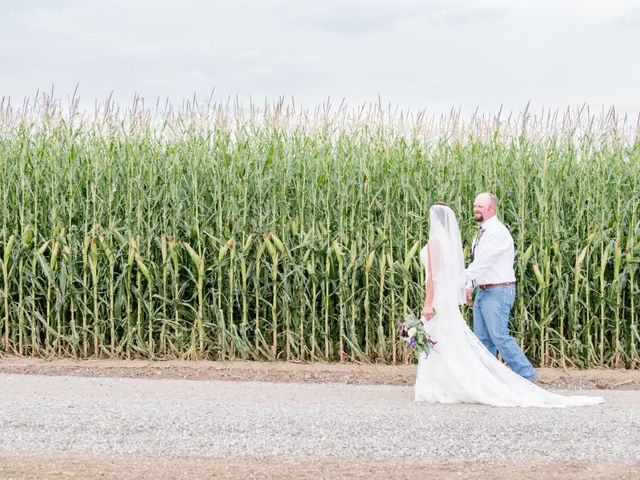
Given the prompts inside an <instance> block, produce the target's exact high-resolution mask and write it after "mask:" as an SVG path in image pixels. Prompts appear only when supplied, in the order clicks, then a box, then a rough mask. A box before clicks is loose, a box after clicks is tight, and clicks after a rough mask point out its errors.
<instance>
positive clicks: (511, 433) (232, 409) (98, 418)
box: [0, 374, 640, 464]
mask: <svg viewBox="0 0 640 480" xmlns="http://www.w3.org/2000/svg"><path fill="white" fill-rule="evenodd" d="M0 385H1V388H0V452H2V451H4V452H16V451H23V452H26V451H34V452H36V451H38V452H52V453H53V452H68V453H74V452H93V453H103V452H104V453H110V454H114V455H115V454H144V455H148V454H151V455H196V456H199V457H202V456H204V457H235V456H247V457H263V456H264V457H266V456H298V457H299V456H316V457H317V456H332V457H343V458H350V457H351V458H352V457H369V458H373V459H384V458H403V457H404V458H414V459H421V460H422V461H424V460H426V461H463V460H479V461H483V460H490V461H492V462H501V461H506V462H508V461H533V462H536V461H559V460H562V461H565V460H567V461H569V460H570V461H581V460H588V461H591V462H593V461H606V462H610V461H622V462H631V463H633V464H637V463H638V462H640V392H639V391H598V392H592V393H594V394H597V395H601V396H604V397H605V400H606V403H605V404H604V405H600V406H593V407H576V408H567V409H551V410H549V409H522V408H494V407H487V406H481V405H430V404H423V403H415V402H413V400H412V395H413V389H412V388H411V387H403V386H389V385H337V384H295V383H285V384H283V383H266V382H224V381H192V380H151V379H129V378H86V377H45V376H33V375H7V374H3V375H0ZM580 393H585V394H588V393H589V392H580Z"/></svg>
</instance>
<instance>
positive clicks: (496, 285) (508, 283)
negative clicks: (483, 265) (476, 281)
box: [478, 282, 516, 290]
mask: <svg viewBox="0 0 640 480" xmlns="http://www.w3.org/2000/svg"><path fill="white" fill-rule="evenodd" d="M515 284H516V282H504V283H485V284H484V285H478V288H479V289H480V290H486V289H487V288H496V287H504V286H505V285H515Z"/></svg>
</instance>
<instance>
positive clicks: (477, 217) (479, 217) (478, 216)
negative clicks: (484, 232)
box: [473, 213, 484, 223]
mask: <svg viewBox="0 0 640 480" xmlns="http://www.w3.org/2000/svg"><path fill="white" fill-rule="evenodd" d="M473 219H474V220H475V221H476V222H478V223H482V222H484V216H482V214H481V213H476V214H475V215H474V216H473Z"/></svg>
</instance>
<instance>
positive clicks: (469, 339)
mask: <svg viewBox="0 0 640 480" xmlns="http://www.w3.org/2000/svg"><path fill="white" fill-rule="evenodd" d="M441 208H446V207H441ZM446 210H448V212H447V211H445V214H446V215H445V216H446V217H452V218H447V219H446V225H440V227H444V228H442V229H439V228H438V225H434V224H435V223H437V221H438V219H436V218H434V215H433V214H432V216H431V236H430V245H431V262H432V265H431V267H432V271H433V272H432V273H433V285H434V300H433V307H434V310H435V316H434V317H433V318H432V319H431V320H430V321H425V320H423V324H424V325H425V330H426V332H427V333H428V334H429V335H430V336H431V338H432V339H433V340H434V341H436V342H437V344H436V345H435V347H433V348H432V349H431V353H430V354H429V356H428V357H426V356H425V355H424V354H422V356H421V358H420V359H419V361H418V371H417V375H416V386H415V400H416V401H424V402H439V403H461V402H464V403H482V404H486V405H494V406H498V407H546V408H551V407H568V406H578V405H595V404H598V403H602V402H604V399H603V398H602V397H589V396H564V395H559V394H556V393H552V392H549V391H546V390H544V389H542V388H540V387H538V386H537V385H535V384H533V383H531V382H529V381H528V380H526V379H524V378H522V377H520V376H519V375H518V374H516V373H514V372H513V371H512V370H511V369H510V368H509V367H507V366H506V365H504V364H503V363H502V362H500V361H499V360H498V359H497V358H496V357H495V356H493V355H492V354H491V353H490V352H489V351H488V350H487V349H486V348H485V347H484V345H483V344H482V343H481V342H480V340H478V339H477V338H476V336H475V335H474V333H473V332H472V331H471V330H470V329H469V327H468V326H467V324H466V322H465V320H464V318H463V317H462V314H461V313H460V307H459V304H460V303H461V302H462V301H463V296H464V293H463V291H464V286H463V285H462V284H460V283H458V281H457V280H456V281H452V280H453V279H455V278H458V277H457V275H458V274H459V273H460V272H459V270H460V268H462V269H463V270H464V267H463V265H462V266H461V265H460V263H461V262H462V247H461V242H460V233H459V230H458V226H457V221H456V220H455V216H453V211H451V210H450V209H448V208H446ZM449 212H450V213H449ZM434 226H435V227H436V228H434ZM456 230H457V231H456ZM434 233H435V235H434ZM456 243H460V245H457V244H456ZM458 255H459V256H460V258H457V257H458ZM447 257H448V258H447ZM420 258H421V260H422V262H423V263H424V265H425V271H426V272H427V275H428V272H429V256H428V254H427V247H424V248H423V249H422V251H421V252H420ZM452 259H453V260H454V261H453V262H452Z"/></svg>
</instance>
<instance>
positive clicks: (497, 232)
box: [465, 193, 539, 383]
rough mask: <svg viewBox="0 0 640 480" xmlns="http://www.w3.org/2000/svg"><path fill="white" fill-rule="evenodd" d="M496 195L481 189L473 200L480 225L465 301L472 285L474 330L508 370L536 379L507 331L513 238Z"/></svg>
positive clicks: (467, 274)
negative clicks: (502, 219)
mask: <svg viewBox="0 0 640 480" xmlns="http://www.w3.org/2000/svg"><path fill="white" fill-rule="evenodd" d="M497 210H498V199H497V198H496V196H495V195H493V194H492V193H481V194H480V195H478V196H477V197H476V199H475V200H474V202H473V218H474V220H475V221H476V222H478V223H479V224H480V225H479V227H478V234H477V235H476V238H475V239H474V241H473V244H472V246H471V263H470V264H469V266H468V267H467V269H466V270H465V277H466V281H467V305H469V306H470V305H471V294H472V292H473V288H474V287H475V288H477V289H478V292H477V293H476V298H475V301H474V303H473V331H474V333H475V334H476V336H477V337H478V339H480V341H481V342H482V343H483V344H484V346H485V347H487V350H489V351H490V352H491V353H492V354H494V355H495V354H496V351H497V352H498V353H500V355H501V356H502V358H503V359H504V361H505V362H506V363H507V365H509V367H510V368H511V370H513V371H514V372H516V373H517V374H518V375H520V376H521V377H524V378H526V379H527V380H529V381H531V382H533V383H538V380H539V376H538V373H537V372H536V371H535V370H534V369H533V367H532V366H531V363H530V362H529V360H527V357H525V355H524V353H523V352H522V350H521V349H520V347H519V346H518V343H517V342H516V340H515V339H514V338H513V337H512V336H511V334H510V333H509V313H510V312H511V307H513V302H514V300H515V296H516V276H515V272H514V270H513V260H514V257H515V253H514V245H513V238H512V237H511V234H510V233H509V231H508V230H507V227H505V226H504V224H503V223H502V222H501V221H500V220H498V217H497V216H496V213H497Z"/></svg>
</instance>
